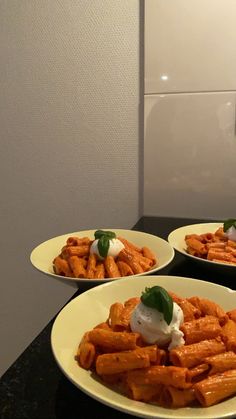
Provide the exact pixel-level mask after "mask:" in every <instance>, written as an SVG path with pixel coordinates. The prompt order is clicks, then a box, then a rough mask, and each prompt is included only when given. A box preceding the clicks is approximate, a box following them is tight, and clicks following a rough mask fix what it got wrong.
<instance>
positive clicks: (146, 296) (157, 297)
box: [141, 285, 173, 324]
mask: <svg viewBox="0 0 236 419" xmlns="http://www.w3.org/2000/svg"><path fill="white" fill-rule="evenodd" d="M141 301H142V303H143V304H144V305H145V306H147V307H151V308H155V309H156V310H158V311H160V312H161V313H163V316H164V319H165V321H166V323H167V324H170V323H171V320H172V317H173V300H172V298H171V296H170V295H169V294H168V292H167V291H166V290H165V289H164V288H162V287H159V286H158V285H156V286H154V287H152V288H145V292H143V293H142V296H141Z"/></svg>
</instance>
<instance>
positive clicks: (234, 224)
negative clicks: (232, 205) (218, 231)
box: [223, 218, 236, 232]
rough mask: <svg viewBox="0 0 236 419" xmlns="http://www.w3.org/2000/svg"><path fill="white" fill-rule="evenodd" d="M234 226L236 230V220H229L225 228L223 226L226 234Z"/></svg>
mask: <svg viewBox="0 0 236 419" xmlns="http://www.w3.org/2000/svg"><path fill="white" fill-rule="evenodd" d="M232 226H233V227H235V228H236V220H234V219H233V218H229V219H228V220H226V221H225V222H224V226H223V230H224V232H226V231H227V230H228V229H229V228H230V227H232Z"/></svg>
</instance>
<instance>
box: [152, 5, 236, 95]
mask: <svg viewBox="0 0 236 419" xmlns="http://www.w3.org/2000/svg"><path fill="white" fill-rule="evenodd" d="M235 22H236V1H235V0H174V1H173V0H146V1H145V93H167V92H194V91H223V90H224V91H225V90H235V88H236V47H235V46H236V30H235Z"/></svg>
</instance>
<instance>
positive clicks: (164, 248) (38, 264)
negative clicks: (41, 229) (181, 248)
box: [30, 229, 174, 284]
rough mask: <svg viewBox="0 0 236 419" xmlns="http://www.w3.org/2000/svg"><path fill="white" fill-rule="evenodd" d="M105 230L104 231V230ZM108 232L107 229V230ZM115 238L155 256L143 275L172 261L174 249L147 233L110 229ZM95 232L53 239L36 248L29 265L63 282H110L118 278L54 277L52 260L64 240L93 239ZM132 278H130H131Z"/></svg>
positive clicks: (85, 231) (68, 234) (79, 232)
mask: <svg viewBox="0 0 236 419" xmlns="http://www.w3.org/2000/svg"><path fill="white" fill-rule="evenodd" d="M104 230H106V229H104ZM108 230H109V229H108ZM110 230H111V231H113V232H114V233H116V235H117V236H120V237H123V238H125V239H127V240H129V241H130V242H132V243H134V244H136V245H137V246H139V247H143V246H147V247H149V248H150V249H151V250H152V251H153V253H154V254H155V255H156V257H157V260H158V264H157V265H154V266H153V267H152V269H151V270H150V271H148V272H145V275H147V274H151V273H153V272H156V271H159V270H160V269H163V268H164V267H165V266H167V265H168V264H169V263H170V262H171V261H172V259H173V258H174V249H173V248H172V246H171V245H170V244H169V243H168V242H167V241H166V240H164V239H161V238H160V237H157V236H154V235H152V234H148V233H142V232H141V231H135V230H121V229H110ZM95 231H96V230H84V231H77V232H73V233H67V234H64V235H62V236H58V237H54V238H52V239H50V240H47V241H45V242H43V243H41V244H40V245H39V246H37V247H36V248H35V249H34V250H33V251H32V253H31V255H30V260H31V263H32V264H33V266H34V267H35V268H37V269H38V270H39V271H41V272H43V273H45V274H47V275H50V276H54V277H57V278H63V280H72V281H78V282H93V283H94V282H96V284H101V283H104V282H110V281H112V280H114V279H118V278H105V279H94V280H92V279H85V278H71V277H64V276H59V275H56V274H55V273H54V271H53V264H52V262H53V259H54V258H55V257H56V256H58V255H59V253H60V252H61V249H62V247H63V246H64V245H65V243H66V240H67V239H68V237H70V236H79V237H85V236H86V237H89V238H91V239H94V233H95ZM140 275H143V274H136V275H133V276H140ZM133 276H132V277H133Z"/></svg>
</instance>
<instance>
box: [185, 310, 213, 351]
mask: <svg viewBox="0 0 236 419" xmlns="http://www.w3.org/2000/svg"><path fill="white" fill-rule="evenodd" d="M181 330H182V332H183V333H184V339H185V344H186V345H190V344H191V343H196V342H200V341H201V340H205V339H213V338H215V337H216V336H219V334H220V332H221V326H220V324H219V320H218V318H217V317H214V316H205V317H200V318H199V319H197V320H192V321H189V322H184V323H183V324H182V326H181Z"/></svg>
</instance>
